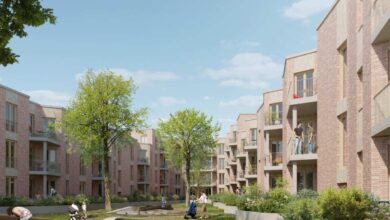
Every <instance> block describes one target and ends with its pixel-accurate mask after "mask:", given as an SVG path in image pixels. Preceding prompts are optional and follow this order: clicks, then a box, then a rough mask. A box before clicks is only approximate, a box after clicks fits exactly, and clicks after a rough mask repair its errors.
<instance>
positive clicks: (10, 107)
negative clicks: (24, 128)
mask: <svg viewBox="0 0 390 220" xmlns="http://www.w3.org/2000/svg"><path fill="white" fill-rule="evenodd" d="M16 120H17V111H16V105H14V104H12V103H9V102H7V104H6V108H5V129H6V130H7V131H11V132H16V124H17V123H16V122H17V121H16Z"/></svg>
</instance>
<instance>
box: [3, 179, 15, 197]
mask: <svg viewBox="0 0 390 220" xmlns="http://www.w3.org/2000/svg"><path fill="white" fill-rule="evenodd" d="M5 196H6V197H13V196H15V177H9V176H7V177H6V178H5Z"/></svg>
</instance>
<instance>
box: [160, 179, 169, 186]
mask: <svg viewBox="0 0 390 220" xmlns="http://www.w3.org/2000/svg"><path fill="white" fill-rule="evenodd" d="M160 185H164V186H167V185H168V180H167V179H160Z"/></svg>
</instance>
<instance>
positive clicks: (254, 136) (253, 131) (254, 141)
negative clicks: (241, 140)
mask: <svg viewBox="0 0 390 220" xmlns="http://www.w3.org/2000/svg"><path fill="white" fill-rule="evenodd" d="M256 131H257V128H251V144H252V145H256V144H257V132H256Z"/></svg>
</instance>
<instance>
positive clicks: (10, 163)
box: [5, 140, 16, 168]
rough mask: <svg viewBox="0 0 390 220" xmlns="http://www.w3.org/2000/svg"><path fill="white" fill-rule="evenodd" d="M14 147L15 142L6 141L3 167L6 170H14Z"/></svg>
mask: <svg viewBox="0 0 390 220" xmlns="http://www.w3.org/2000/svg"><path fill="white" fill-rule="evenodd" d="M15 145H16V142H15V141H12V140H6V149H5V167H7V168H15V165H16V163H15Z"/></svg>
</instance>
